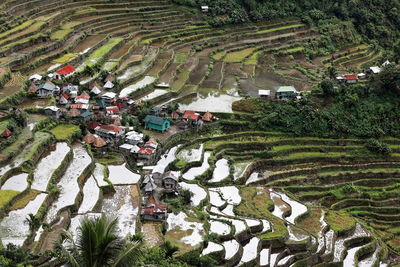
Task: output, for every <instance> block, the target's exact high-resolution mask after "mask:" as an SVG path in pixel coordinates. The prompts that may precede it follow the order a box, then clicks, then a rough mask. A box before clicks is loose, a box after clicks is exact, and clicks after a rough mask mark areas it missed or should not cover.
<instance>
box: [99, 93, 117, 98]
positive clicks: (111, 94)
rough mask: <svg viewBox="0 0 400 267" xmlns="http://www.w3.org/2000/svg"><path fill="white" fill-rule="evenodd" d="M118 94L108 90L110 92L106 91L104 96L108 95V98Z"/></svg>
mask: <svg viewBox="0 0 400 267" xmlns="http://www.w3.org/2000/svg"><path fill="white" fill-rule="evenodd" d="M116 96H117V94H116V93H113V92H108V93H105V94H104V95H103V96H102V97H106V98H115V97H116Z"/></svg>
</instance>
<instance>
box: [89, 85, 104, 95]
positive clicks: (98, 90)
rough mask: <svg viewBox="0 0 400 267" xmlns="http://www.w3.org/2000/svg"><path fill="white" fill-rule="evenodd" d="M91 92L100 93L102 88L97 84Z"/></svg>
mask: <svg viewBox="0 0 400 267" xmlns="http://www.w3.org/2000/svg"><path fill="white" fill-rule="evenodd" d="M90 92H91V93H93V94H95V95H98V94H100V93H101V90H100V89H99V88H97V86H95V87H93V89H92V90H91V91H90Z"/></svg>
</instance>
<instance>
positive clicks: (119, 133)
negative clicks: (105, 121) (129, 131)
mask: <svg viewBox="0 0 400 267" xmlns="http://www.w3.org/2000/svg"><path fill="white" fill-rule="evenodd" d="M94 131H95V133H96V134H97V135H98V136H100V137H102V138H104V139H105V140H107V141H111V142H117V141H119V139H122V138H123V137H124V135H125V128H124V127H121V126H117V125H113V124H109V125H99V126H97V127H96V128H95V129H94Z"/></svg>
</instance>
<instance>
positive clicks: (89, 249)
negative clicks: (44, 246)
mask: <svg viewBox="0 0 400 267" xmlns="http://www.w3.org/2000/svg"><path fill="white" fill-rule="evenodd" d="M117 222H118V220H117V219H111V218H109V217H106V216H101V217H99V218H88V217H85V218H84V219H83V220H82V221H81V226H80V227H79V228H78V236H77V241H76V242H75V240H74V238H73V237H72V235H71V233H69V232H67V231H65V232H64V235H65V237H66V241H67V242H66V244H67V245H66V246H64V245H63V246H62V253H61V255H62V256H61V257H62V259H61V260H66V261H68V263H69V264H70V265H71V266H73V267H102V266H111V267H114V266H115V267H116V266H121V267H125V266H132V265H133V264H135V263H136V262H138V261H139V260H140V259H141V258H142V257H143V244H142V242H140V241H129V240H126V239H123V238H121V237H119V236H118V235H117V233H118V229H117Z"/></svg>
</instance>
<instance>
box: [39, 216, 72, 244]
mask: <svg viewBox="0 0 400 267" xmlns="http://www.w3.org/2000/svg"><path fill="white" fill-rule="evenodd" d="M69 220H70V218H69V215H68V211H64V212H62V213H61V214H60V220H59V221H58V222H57V223H56V224H55V225H53V226H52V231H51V232H44V233H43V234H44V238H42V240H43V242H42V243H41V245H40V248H39V251H42V252H44V251H48V250H54V248H55V246H56V244H57V242H58V241H59V240H60V235H61V232H62V231H63V230H65V229H67V226H68V224H69Z"/></svg>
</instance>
